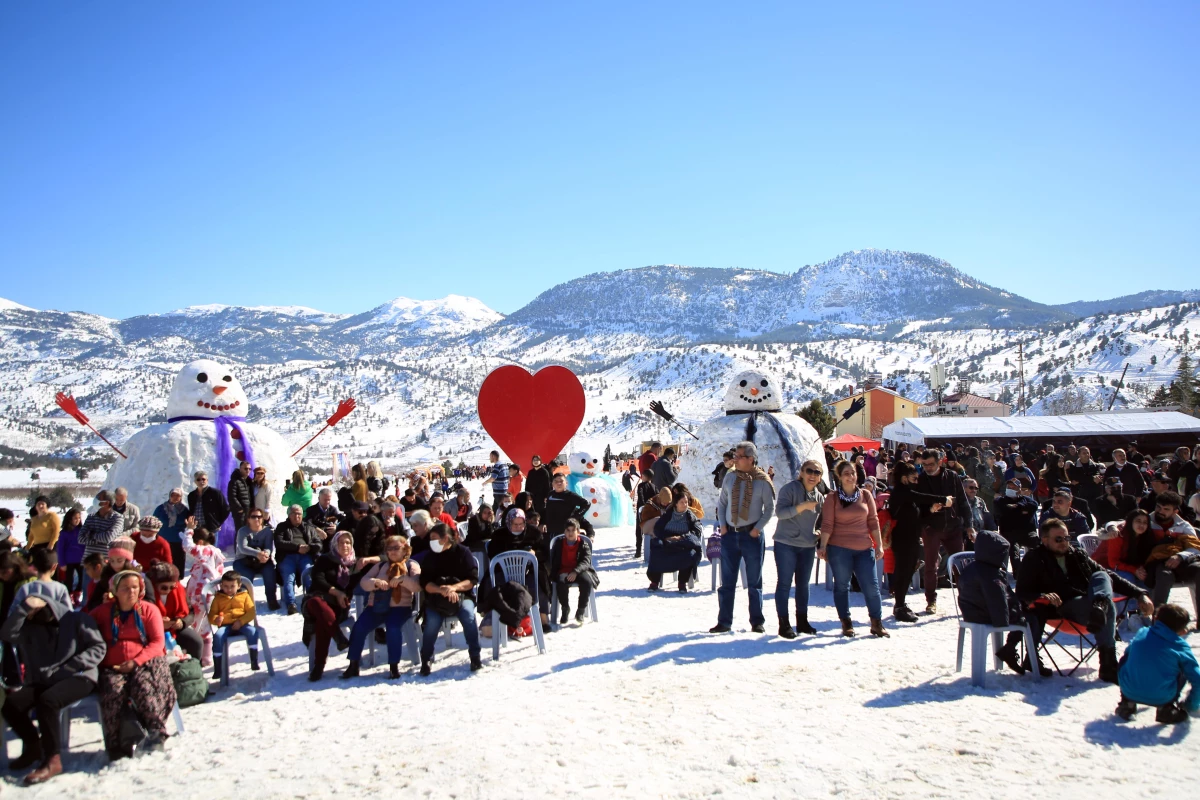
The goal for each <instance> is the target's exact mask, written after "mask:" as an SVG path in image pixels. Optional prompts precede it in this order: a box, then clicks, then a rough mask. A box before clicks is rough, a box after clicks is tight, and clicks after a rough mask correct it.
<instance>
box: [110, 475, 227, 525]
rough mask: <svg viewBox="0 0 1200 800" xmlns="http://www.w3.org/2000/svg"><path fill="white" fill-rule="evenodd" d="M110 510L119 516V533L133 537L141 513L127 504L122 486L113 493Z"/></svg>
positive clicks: (127, 498) (126, 494) (126, 497)
mask: <svg viewBox="0 0 1200 800" xmlns="http://www.w3.org/2000/svg"><path fill="white" fill-rule="evenodd" d="M112 510H113V511H115V512H116V513H118V514H120V515H121V533H123V534H124V533H128V534H129V535H130V536H131V537H132V536H134V535H135V534H136V533H137V529H138V522H139V521H140V520H141V518H142V512H141V509H139V508H138V507H137V506H135V505H134V504H133V503H131V502H129V492H128V491H127V490H126V489H125V487H124V486H118V487H117V488H116V490H114V491H113V506H112ZM222 521H223V520H222Z"/></svg>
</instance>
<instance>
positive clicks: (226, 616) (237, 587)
mask: <svg viewBox="0 0 1200 800" xmlns="http://www.w3.org/2000/svg"><path fill="white" fill-rule="evenodd" d="M254 619H255V609H254V597H253V596H252V595H251V594H250V592H248V591H246V589H245V588H244V587H243V586H242V579H241V576H240V575H238V574H237V573H236V572H234V571H233V570H229V571H228V572H226V573H225V574H224V575H222V576H221V583H220V588H219V590H218V591H217V593H216V594H214V595H213V598H212V602H211V603H210V604H209V606H208V622H209V624H210V625H212V628H213V631H215V633H214V635H213V677H214V678H216V679H217V680H220V678H221V669H222V666H223V664H224V661H223V659H224V656H225V641H226V640H227V639H228V638H229V637H230V636H244V637H246V642H247V643H248V644H249V646H250V669H253V670H257V669H258V626H257V625H255V624H254Z"/></svg>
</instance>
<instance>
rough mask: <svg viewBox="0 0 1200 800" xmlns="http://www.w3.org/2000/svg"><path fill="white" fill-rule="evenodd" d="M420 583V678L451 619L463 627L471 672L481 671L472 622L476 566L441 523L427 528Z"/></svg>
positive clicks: (474, 627) (477, 566)
mask: <svg viewBox="0 0 1200 800" xmlns="http://www.w3.org/2000/svg"><path fill="white" fill-rule="evenodd" d="M420 581H421V590H422V592H423V593H424V596H423V598H422V602H421V606H422V608H423V610H424V614H425V623H424V625H423V626H422V630H421V637H422V638H421V675H422V676H425V675H428V674H429V664H430V662H431V661H432V660H433V646H434V644H436V643H437V636H438V632H439V631H440V630H441V629H442V621H443V620H445V619H448V618H450V617H454V618H455V619H457V620H458V621H459V624H461V625H462V629H463V636H464V637H465V638H466V640H467V654H468V655H469V656H470V659H471V671H472V672H475V671H476V670H478V669H480V668H481V667H482V666H483V662H482V661H480V658H479V628H478V626H477V625H476V622H475V586H476V585H477V584H478V583H479V564H477V563H476V561H475V556H473V555H471V551H470V550H468V549H467V548H465V547H463V546H462V545H460V544H459V543H458V533H457V531H456V530H455V529H453V528H451V527H449V526H448V525H445V524H444V523H440V522H439V523H438V524H436V525H434V526H433V527H432V528H430V529H429V555H428V556H427V557H426V558H425V560H424V561H423V562H422V563H421V574H420Z"/></svg>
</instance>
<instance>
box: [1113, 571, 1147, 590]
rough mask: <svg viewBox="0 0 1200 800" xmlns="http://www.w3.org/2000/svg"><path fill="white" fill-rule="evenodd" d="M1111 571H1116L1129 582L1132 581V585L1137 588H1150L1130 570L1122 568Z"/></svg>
mask: <svg viewBox="0 0 1200 800" xmlns="http://www.w3.org/2000/svg"><path fill="white" fill-rule="evenodd" d="M1113 572H1115V573H1117V574H1118V575H1120V576H1121V577H1122V578H1124V579H1125V580H1127V581H1129V582H1130V583H1132V584H1133V585H1134V586H1136V587H1138V588H1139V589H1145V590H1146V591H1147V592H1148V591H1150V589H1149V588H1148V587H1147V586H1146V584H1145V583H1144V582H1143V581H1142V579H1141V578H1139V577H1138V576H1137V575H1135V574H1133V573H1132V572H1126V571H1125V570H1123V569H1114V570H1113Z"/></svg>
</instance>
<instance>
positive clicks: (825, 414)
mask: <svg viewBox="0 0 1200 800" xmlns="http://www.w3.org/2000/svg"><path fill="white" fill-rule="evenodd" d="M796 414H797V416H799V417H801V418H803V419H804V420H805V421H806V422H808V424H809V425H812V426H813V428H815V429H816V431H817V435H818V436H820V437H821V438H822V439H828V438H829V437H830V436H833V432H834V429H835V428H837V420H835V419H834V418H833V414H830V413H829V411H828V409H826V408H825V406H824V405H822V403H821V401H820V400H813V401H812V402H811V403H809V404H808V405H807V406H805V407H804V408H802V409H800V410H799V411H797V412H796Z"/></svg>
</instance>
